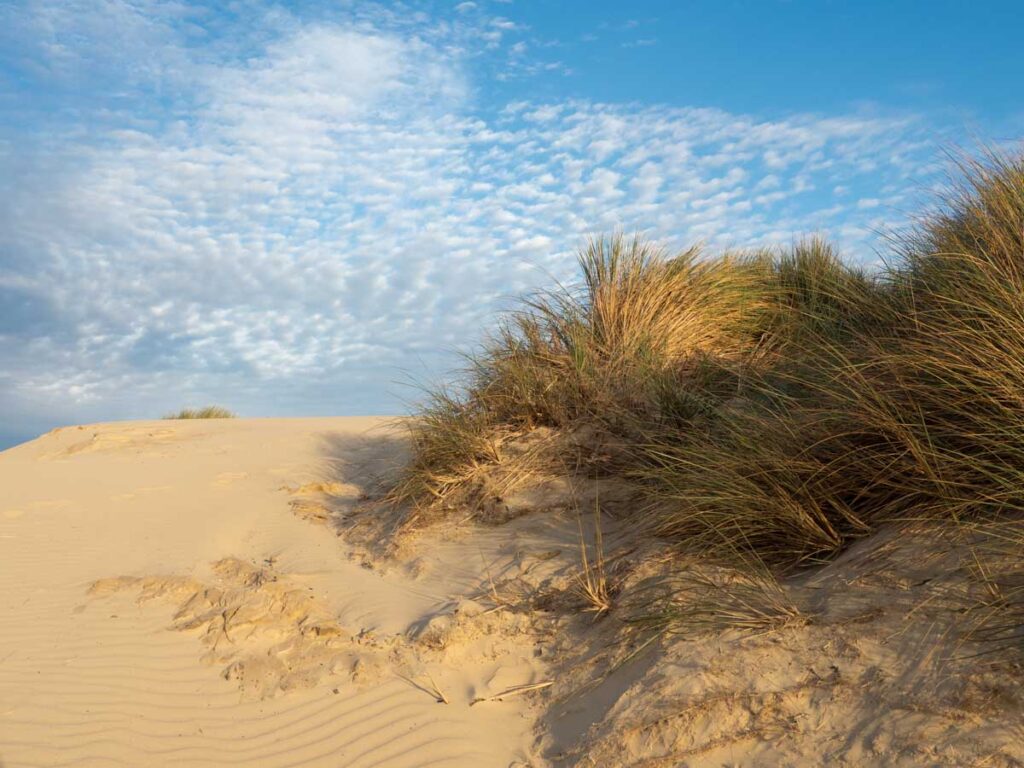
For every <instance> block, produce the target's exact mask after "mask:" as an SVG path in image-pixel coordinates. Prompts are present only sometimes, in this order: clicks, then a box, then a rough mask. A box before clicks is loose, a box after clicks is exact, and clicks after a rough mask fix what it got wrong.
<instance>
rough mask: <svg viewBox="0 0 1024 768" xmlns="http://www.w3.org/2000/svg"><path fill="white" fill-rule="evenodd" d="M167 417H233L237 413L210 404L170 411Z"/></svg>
mask: <svg viewBox="0 0 1024 768" xmlns="http://www.w3.org/2000/svg"><path fill="white" fill-rule="evenodd" d="M164 418H165V419H233V418H235V414H234V413H233V412H231V411H229V410H228V409H227V408H221V407H220V406H219V405H208V406H206V407H205V408H182V409H181V410H180V411H178V412H176V413H169V414H167V415H166V416H164Z"/></svg>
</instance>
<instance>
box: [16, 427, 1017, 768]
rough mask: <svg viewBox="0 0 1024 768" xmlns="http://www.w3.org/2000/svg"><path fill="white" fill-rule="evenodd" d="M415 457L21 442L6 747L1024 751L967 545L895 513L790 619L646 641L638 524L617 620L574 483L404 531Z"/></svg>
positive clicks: (301, 761) (244, 430) (350, 755)
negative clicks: (392, 495)
mask: <svg viewBox="0 0 1024 768" xmlns="http://www.w3.org/2000/svg"><path fill="white" fill-rule="evenodd" d="M405 450H406V446H405V442H404V439H403V437H402V433H401V430H398V429H396V428H395V427H394V426H393V422H388V421H386V420H382V419H372V418H333V419H253V420H246V419H237V420H211V421H152V422H131V423H112V424H95V425H89V426H82V427H68V428H64V429H60V430H55V431H54V432H51V433H49V434H47V435H44V436H43V437H41V438H39V439H38V440H35V441H33V442H31V443H27V444H25V445H21V446H18V447H16V448H14V449H11V450H8V451H5V452H3V453H0V616H2V617H3V618H2V625H0V627H2V628H0V765H2V766H3V768H15V767H17V768H20V767H21V766H58V765H89V766H92V765H97V766H99V765H127V766H164V765H178V766H182V765H187V766H202V765H218V766H219V765H257V766H300V765H310V766H388V767H389V768H391V767H393V768H399V767H401V766H427V765H438V766H498V767H500V768H505V767H506V766H522V767H525V766H537V767H538V768H539V767H540V766H549V765H559V766H560V765H580V766H602V767H604V766H612V767H615V766H704V765H708V766H723V765H730V766H731V765H743V766H747V765H750V766H760V765H764V766H774V765H794V766H815V765H823V764H828V765H849V766H862V765H863V766H886V765H914V766H924V765H979V766H980V765H985V766H1015V765H1022V764H1024V727H1022V723H1024V719H1022V717H1021V713H1022V711H1024V707H1022V701H1021V693H1020V691H1021V686H1020V674H1019V673H1020V670H1019V668H1017V667H1015V666H1014V665H1013V664H1012V663H1004V662H1002V661H1000V660H999V659H998V658H996V657H989V656H986V657H984V658H983V661H977V660H975V659H974V657H973V656H972V655H971V653H969V651H971V650H972V649H971V648H970V647H969V646H966V645H965V644H964V641H963V638H962V637H960V636H959V635H958V633H957V629H958V627H959V625H960V624H962V622H963V616H964V613H963V611H964V604H965V603H964V602H963V599H964V598H966V597H968V596H969V595H968V593H969V591H970V590H969V588H968V587H969V586H970V585H969V575H970V567H971V564H970V562H969V558H968V557H967V555H966V554H965V553H964V552H960V551H958V550H957V548H956V546H952V545H950V544H949V542H944V541H941V540H940V539H939V538H937V537H935V536H934V535H932V534H930V533H929V532H927V531H921V532H917V533H914V534H908V533H907V532H906V531H900V532H898V533H897V532H890V533H888V534H885V533H883V534H880V535H878V536H875V537H872V538H871V539H868V540H865V541H864V542H862V543H861V544H859V545H857V546H856V547H854V549H853V550H851V551H850V552H848V553H846V554H845V555H843V557H841V558H840V559H839V560H838V561H837V562H835V563H833V564H831V565H829V566H827V567H826V568H824V569H823V570H820V571H818V572H816V573H814V574H811V575H808V576H804V577H801V578H800V579H797V580H794V581H793V582H792V583H788V584H787V585H786V588H785V589H786V592H785V595H784V596H783V597H784V600H785V601H789V602H792V604H793V605H795V606H799V608H798V610H797V611H796V613H794V615H793V616H792V617H789V618H785V617H784V620H781V621H779V622H778V623H777V624H776V625H772V626H771V627H769V628H762V629H760V630H757V631H751V630H749V629H742V628H724V629H722V630H721V631H711V632H697V633H693V634H687V633H685V632H684V633H682V634H673V635H665V636H663V637H661V638H660V639H658V640H657V641H655V642H648V639H647V638H646V637H645V636H644V635H643V634H637V633H636V632H635V631H633V630H631V629H630V626H631V625H630V624H629V622H628V621H625V619H628V618H629V616H630V615H631V613H630V612H631V611H633V613H634V614H635V606H632V607H631V606H630V599H631V596H635V595H639V594H641V593H642V591H641V590H640V587H641V586H642V585H643V584H645V583H647V581H648V580H650V579H651V578H654V577H658V575H659V574H658V569H659V568H663V567H664V565H665V563H666V561H665V559H664V558H663V557H661V555H662V554H664V553H663V552H662V551H661V550H660V549H659V546H660V545H658V544H657V543H656V542H644V541H641V540H638V539H637V538H636V537H635V530H634V527H633V526H630V525H629V524H628V516H627V517H626V518H625V522H622V518H620V521H618V522H617V521H616V519H615V518H614V517H607V518H606V519H605V522H604V523H602V528H603V529H604V534H605V549H606V556H607V560H608V577H609V581H610V582H612V583H613V585H614V587H615V589H613V592H614V594H613V596H612V597H613V602H614V608H613V610H612V611H611V612H610V615H605V616H598V615H596V614H595V612H594V611H592V610H588V608H591V607H592V606H590V605H588V602H587V600H586V599H585V598H584V597H583V596H582V592H581V589H580V583H581V582H580V575H581V557H580V549H579V545H580V527H579V525H580V523H579V519H578V517H577V510H576V509H575V507H574V505H572V504H571V503H569V500H568V499H567V498H566V494H565V489H566V488H567V483H566V482H565V481H564V479H559V478H550V477H549V478H540V479H539V480H538V481H537V482H536V483H535V484H534V486H533V487H532V488H525V489H522V490H521V492H519V493H518V495H514V496H512V497H510V498H507V499H503V500H502V502H501V509H502V510H503V511H502V513H501V514H500V515H496V516H495V520H494V521H492V522H493V524H491V525H483V524H480V523H478V522H469V521H467V520H465V518H464V517H460V515H459V514H457V513H456V514H455V515H453V517H452V519H451V520H450V521H449V522H447V523H446V524H444V525H440V526H435V527H433V528H431V529H429V530H426V531H422V532H419V533H417V534H416V535H413V536H406V537H400V538H395V537H394V536H393V535H392V534H393V532H392V531H390V529H389V525H390V521H391V520H392V519H393V518H392V516H391V515H390V513H389V512H388V510H387V508H386V507H385V506H384V505H382V504H381V502H380V496H381V493H382V489H383V488H384V487H385V486H386V484H387V482H388V479H389V477H391V476H393V473H394V472H395V471H396V469H397V468H398V467H400V466H401V463H402V461H403V460H404V456H405ZM606 496H607V497H609V498H615V494H612V493H608V494H606ZM602 498H604V497H602ZM618 503H621V504H625V505H628V504H629V503H630V502H629V497H628V494H626V495H624V496H621V497H620V500H619V502H618ZM620 511H621V510H620ZM626 511H627V512H628V510H626ZM585 520H589V518H586V517H585ZM588 526H590V523H585V524H584V529H583V538H584V539H585V540H586V541H588V542H592V541H593V533H592V530H591V528H590V527H588ZM907 562H911V563H914V571H913V572H912V573H909V572H907V570H906V567H905V564H906V563H907ZM673 567H676V568H678V564H677V565H675V566H673ZM662 575H663V574H662ZM965 649H966V651H965ZM964 659H967V660H966V661H965V660H964Z"/></svg>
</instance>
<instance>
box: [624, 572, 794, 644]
mask: <svg viewBox="0 0 1024 768" xmlns="http://www.w3.org/2000/svg"><path fill="white" fill-rule="evenodd" d="M737 565H738V566H740V567H738V568H717V569H714V568H712V569H709V568H700V567H693V566H692V565H690V566H685V567H683V568H681V569H680V570H679V571H677V572H676V573H674V574H672V575H671V576H669V577H666V578H662V579H659V580H657V581H656V582H655V583H653V584H648V585H646V586H645V587H644V588H642V589H641V590H640V592H639V599H637V600H634V602H635V603H636V605H635V606H634V609H633V613H632V615H631V616H630V617H629V619H628V620H629V622H630V623H631V624H633V625H634V626H637V627H639V628H641V629H644V630H649V631H652V632H654V633H670V634H685V635H695V634H700V633H704V632H709V633H713V632H723V631H726V630H730V629H733V630H739V631H743V632H746V633H752V634H765V633H767V632H773V631H777V630H780V629H783V628H785V627H790V626H796V625H801V624H806V623H807V622H808V618H807V616H806V615H805V614H804V612H803V611H801V609H800V608H799V607H798V606H797V605H796V603H795V602H794V601H793V600H792V599H791V598H790V596H789V595H788V594H787V593H786V591H785V589H784V588H783V587H782V585H781V584H780V583H779V581H778V579H777V578H776V577H775V575H774V574H773V573H772V572H771V571H770V570H769V569H768V568H766V567H765V565H764V564H763V563H760V562H758V561H756V560H754V559H751V558H749V557H746V556H743V555H739V556H738V558H737Z"/></svg>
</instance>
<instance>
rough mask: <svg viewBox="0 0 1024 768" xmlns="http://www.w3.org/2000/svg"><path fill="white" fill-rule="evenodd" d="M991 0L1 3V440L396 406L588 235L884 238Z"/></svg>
mask: <svg viewBox="0 0 1024 768" xmlns="http://www.w3.org/2000/svg"><path fill="white" fill-rule="evenodd" d="M1022 32H1024V13H1022V12H1021V10H1020V8H1019V5H1018V3H1016V2H998V1H996V0H991V1H989V2H985V3H977V2H973V3H968V2H951V1H949V0H930V1H928V2H900V0H889V1H888V2H871V1H870V0H859V1H858V2H852V1H851V2H839V0H835V1H833V2H828V1H827V0H817V1H816V2H810V1H809V0H788V1H782V0H778V1H775V0H761V1H759V2H752V1H751V2H741V1H739V0H718V1H717V2H712V1H708V2H700V1H697V0H693V1H684V0H674V1H668V0H664V1H660V0H659V1H655V0H633V1H632V2H629V3H623V2H603V1H601V2H599V1H595V0H589V1H584V0H568V1H566V2H558V3H554V2H547V1H545V2H541V1H540V0H514V2H508V1H507V0H505V1H502V2H499V1H498V0H472V1H470V2H458V1H456V2H432V1H431V2H427V1H424V2H414V1H412V0H410V2H405V3H362V2H344V1H338V0H335V1H334V2H327V1H326V0H324V1H314V2H295V3H284V2H280V3H274V2H265V1H264V0H239V1H238V2H231V1H230V0H228V1H226V2H225V1H223V0H221V1H218V2H191V1H190V0H67V1H66V2H56V1H55V0H27V1H25V2H7V1H5V0H0V448H3V447H5V446H8V445H12V444H14V443H16V442H18V441H20V440H24V439H29V438H31V437H33V436H35V435H37V434H40V433H42V432H44V431H46V430H48V429H51V428H53V427H55V426H60V425H65V424H74V423H83V422H93V421H106V420H114V419H140V418H154V417H158V416H160V415H162V414H164V413H166V412H168V411H171V410H175V409H178V408H180V407H183V406H188V405H204V404H208V403H217V404H221V405H224V406H227V407H230V408H232V409H234V410H236V411H237V412H238V413H239V414H241V415H245V416H296V415H345V414H397V413H403V412H406V411H407V410H408V409H409V407H410V406H411V404H412V403H414V402H415V401H416V399H417V397H418V396H419V392H418V390H417V389H416V387H415V384H416V383H430V382H436V381H439V380H442V379H443V378H444V376H445V373H446V372H447V371H451V370H453V369H455V368H457V367H458V366H459V364H460V362H459V357H458V355H459V353H460V352H464V351H466V350H469V349H472V348H473V346H474V345H475V344H477V343H479V342H480V341H481V340H482V338H483V337H484V335H485V333H486V332H487V329H488V328H491V327H493V326H494V323H495V319H496V317H497V315H498V313H499V312H501V311H507V310H508V309H509V307H511V306H513V304H514V298H515V297H516V296H517V295H520V294H522V293H524V292H527V291H530V290H535V289H537V288H538V287H543V286H551V285H553V284H554V283H555V281H562V282H566V281H571V280H572V278H573V276H574V274H575V271H574V270H575V261H574V252H575V250H576V249H577V248H578V247H579V245H580V244H581V242H583V240H584V239H585V238H586V237H587V236H590V235H595V234H600V233H608V232H612V231H615V230H623V231H626V232H642V233H643V234H644V235H646V236H647V237H650V238H652V239H654V240H657V241H659V242H661V243H662V244H664V245H665V246H666V247H667V248H681V247H684V246H687V245H690V244H692V243H703V244H704V245H705V247H706V249H707V251H708V252H715V251H717V250H721V249H725V248H741V247H749V246H784V245H786V244H788V243H791V242H793V240H794V239H796V238H798V237H800V236H801V235H804V234H808V233H817V234H822V235H825V236H827V237H829V238H831V239H832V240H833V241H834V242H836V243H837V244H838V245H839V246H840V248H841V249H842V251H843V253H844V254H845V256H846V257H847V258H848V259H850V260H851V261H855V262H859V263H863V264H867V265H872V264H877V263H879V260H880V259H882V258H884V256H885V248H886V246H885V233H887V232H892V231H895V230H898V229H899V228H900V227H901V226H905V225H906V223H907V222H908V221H909V219H910V217H911V216H912V215H913V214H914V213H915V212H916V211H917V210H919V209H920V207H921V206H922V204H925V203H926V202H927V200H928V199H929V198H928V196H929V194H931V193H932V192H933V191H934V190H935V189H936V187H937V186H938V185H941V184H942V181H943V179H944V178H945V173H946V171H947V169H948V166H949V164H948V153H949V152H950V151H951V149H954V148H957V147H966V148H968V149H970V148H971V147H977V146H979V145H980V144H982V143H986V144H998V145H1014V144H1015V142H1017V141H1018V139H1019V138H1021V137H1022V136H1024V100H1022V96H1021V93H1022V92H1021V89H1020V83H1021V82H1024V56H1022V55H1021V53H1020V42H1019V41H1020V39H1021V33H1022Z"/></svg>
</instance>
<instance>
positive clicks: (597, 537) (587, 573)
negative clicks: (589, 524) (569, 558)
mask: <svg viewBox="0 0 1024 768" xmlns="http://www.w3.org/2000/svg"><path fill="white" fill-rule="evenodd" d="M578 522H579V528H580V572H579V573H578V574H577V575H576V582H575V584H574V587H575V592H576V594H577V595H578V596H579V597H580V598H581V599H582V600H583V602H584V604H585V605H586V606H587V607H586V609H585V610H587V611H588V612H591V613H593V614H594V619H595V620H596V619H598V618H600V617H601V616H603V615H605V614H606V613H607V612H608V611H610V610H611V608H612V588H611V587H610V586H609V583H608V574H607V572H606V570H605V562H604V537H603V536H602V534H601V510H600V508H599V507H598V508H596V509H595V510H594V555H593V557H590V556H589V555H588V554H587V540H586V536H585V535H584V533H583V518H582V516H581V517H580V518H579V521H578Z"/></svg>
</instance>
